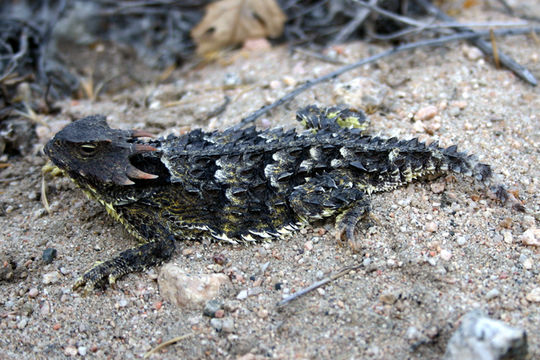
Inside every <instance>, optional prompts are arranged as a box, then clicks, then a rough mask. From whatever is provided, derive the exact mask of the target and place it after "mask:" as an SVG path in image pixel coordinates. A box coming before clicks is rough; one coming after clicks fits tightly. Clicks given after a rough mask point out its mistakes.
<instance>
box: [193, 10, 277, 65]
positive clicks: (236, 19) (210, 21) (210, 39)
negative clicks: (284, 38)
mask: <svg viewBox="0 0 540 360" xmlns="http://www.w3.org/2000/svg"><path fill="white" fill-rule="evenodd" d="M285 20H286V16H285V14H284V13H283V11H282V10H281V9H280V7H279V6H278V5H277V3H276V1H275V0H220V1H216V2H214V3H211V4H209V5H208V6H207V7H206V14H205V16H204V18H203V19H202V21H201V22H200V23H199V24H198V25H197V26H195V27H194V28H193V29H192V30H191V37H192V38H193V40H194V41H195V42H196V43H197V54H199V55H204V54H207V53H209V52H212V51H216V50H219V49H221V48H223V47H226V46H230V45H237V44H240V43H242V42H244V40H246V39H252V38H261V37H267V36H268V37H278V36H279V35H281V32H282V31H283V24H284V22H285Z"/></svg>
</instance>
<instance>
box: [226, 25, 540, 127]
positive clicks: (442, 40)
mask: <svg viewBox="0 0 540 360" xmlns="http://www.w3.org/2000/svg"><path fill="white" fill-rule="evenodd" d="M531 31H533V32H540V27H534V28H518V29H504V30H494V31H493V32H494V34H496V35H523V34H528V33H530V32H531ZM489 33H490V32H489V31H477V32H464V33H459V34H453V35H448V36H442V37H439V38H436V39H429V40H421V41H416V42H412V43H408V44H403V45H399V46H396V47H394V48H392V49H389V50H385V51H383V52H381V53H379V54H376V55H373V56H370V57H367V58H364V59H361V60H359V61H357V62H355V63H353V64H348V65H345V66H343V67H341V68H339V69H337V70H334V71H332V72H331V73H329V74H326V75H323V76H321V77H318V78H316V79H313V80H308V81H306V82H305V83H304V84H302V85H300V86H299V87H297V88H296V89H294V90H293V91H291V92H289V93H288V94H286V95H285V96H283V97H281V98H279V99H277V100H276V101H274V102H273V103H272V104H269V105H265V106H263V107H261V108H260V109H258V110H256V111H254V112H252V113H251V114H249V115H248V116H246V117H245V118H243V119H242V120H240V122H239V123H238V124H236V125H235V126H234V127H233V128H234V129H240V128H242V127H244V126H246V125H247V124H250V123H252V122H254V121H255V120H257V119H258V118H259V117H261V116H263V115H264V114H266V113H267V112H269V111H270V110H273V109H275V108H277V107H278V106H280V105H283V104H285V103H287V102H289V101H291V100H292V99H294V98H295V97H296V96H298V95H299V94H301V93H302V92H304V91H306V90H307V89H309V88H311V87H313V86H315V85H318V84H320V83H323V82H326V81H329V80H332V79H335V78H337V77H338V76H340V75H342V74H344V73H346V72H347V71H350V70H353V69H356V68H358V67H360V66H362V65H365V64H369V63H372V62H375V61H377V60H380V59H382V58H384V57H387V56H390V55H394V54H397V53H399V52H403V51H408V50H413V49H417V48H421V47H429V46H441V45H444V44H447V43H449V42H452V41H457V40H468V39H475V38H476V39H477V38H480V37H481V36H488V35H489Z"/></svg>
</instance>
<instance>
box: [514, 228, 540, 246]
mask: <svg viewBox="0 0 540 360" xmlns="http://www.w3.org/2000/svg"><path fill="white" fill-rule="evenodd" d="M519 239H520V240H521V243H522V244H523V245H530V246H540V229H537V228H530V229H527V231H525V232H524V233H523V234H521V236H520V237H519Z"/></svg>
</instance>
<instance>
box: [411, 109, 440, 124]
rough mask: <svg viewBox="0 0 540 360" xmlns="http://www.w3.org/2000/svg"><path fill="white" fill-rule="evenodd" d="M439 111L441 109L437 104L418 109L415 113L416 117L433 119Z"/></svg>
mask: <svg viewBox="0 0 540 360" xmlns="http://www.w3.org/2000/svg"><path fill="white" fill-rule="evenodd" d="M438 111H439V110H438V109H437V107H436V106H434V105H428V106H426V107H423V108H421V109H420V110H418V111H417V112H416V114H414V118H415V119H416V120H420V121H425V120H430V119H433V117H435V115H437V113H438Z"/></svg>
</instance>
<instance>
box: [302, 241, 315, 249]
mask: <svg viewBox="0 0 540 360" xmlns="http://www.w3.org/2000/svg"><path fill="white" fill-rule="evenodd" d="M304 249H306V250H307V251H311V250H313V242H311V241H306V242H305V243H304Z"/></svg>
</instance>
